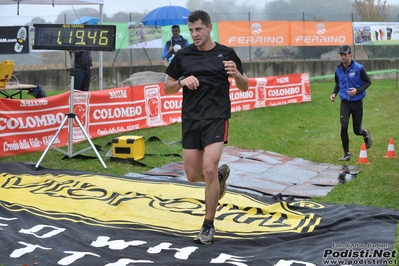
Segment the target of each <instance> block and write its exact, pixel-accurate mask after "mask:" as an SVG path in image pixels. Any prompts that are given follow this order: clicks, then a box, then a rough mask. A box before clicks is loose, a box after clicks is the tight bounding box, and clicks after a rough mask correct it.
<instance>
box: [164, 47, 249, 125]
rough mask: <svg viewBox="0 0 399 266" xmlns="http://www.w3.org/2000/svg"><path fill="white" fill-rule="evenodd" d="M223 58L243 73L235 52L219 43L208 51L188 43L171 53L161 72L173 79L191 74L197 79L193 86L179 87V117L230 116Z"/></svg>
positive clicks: (189, 118) (226, 76)
mask: <svg viewBox="0 0 399 266" xmlns="http://www.w3.org/2000/svg"><path fill="white" fill-rule="evenodd" d="M224 60H233V61H234V62H235V63H236V66H237V70H238V71H240V72H241V74H243V69H242V64H241V60H240V59H239V58H238V56H237V54H236V52H235V51H234V50H233V49H232V48H230V47H227V46H224V45H221V44H219V43H216V46H215V47H214V48H213V49H212V50H209V51H199V50H198V49H197V47H196V46H195V45H194V44H190V45H189V46H187V47H185V48H183V49H180V50H179V51H178V53H177V54H176V55H175V57H174V58H173V60H172V61H171V63H170V64H169V66H168V68H167V69H166V72H165V73H166V74H167V75H168V76H170V77H172V78H174V79H176V80H177V79H179V77H188V76H191V75H193V76H194V77H196V78H197V79H198V81H199V87H198V88H197V89H196V90H189V89H187V88H186V87H184V88H183V103H182V121H188V120H190V121H198V120H204V119H228V118H230V116H231V107H230V97H229V90H230V83H229V80H228V78H229V76H228V74H227V73H226V70H225V69H224V64H223V61H224Z"/></svg>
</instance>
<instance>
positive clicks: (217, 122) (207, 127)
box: [164, 10, 248, 244]
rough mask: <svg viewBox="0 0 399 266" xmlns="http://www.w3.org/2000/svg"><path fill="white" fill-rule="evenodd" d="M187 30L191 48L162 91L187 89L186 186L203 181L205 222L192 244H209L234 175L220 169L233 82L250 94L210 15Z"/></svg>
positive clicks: (191, 21) (197, 17)
mask: <svg viewBox="0 0 399 266" xmlns="http://www.w3.org/2000/svg"><path fill="white" fill-rule="evenodd" d="M188 28H189V30H190V35H191V37H192V40H193V43H192V44H191V45H189V46H187V47H185V48H183V49H180V50H179V51H178V52H177V54H176V55H175V57H174V58H173V60H172V61H171V64H170V65H169V66H168V68H167V69H166V74H167V75H168V77H167V79H166V81H165V84H164V91H165V93H166V94H172V93H176V92H178V91H179V90H180V88H183V104H182V146H183V160H184V170H185V173H186V176H187V179H188V181H190V182H204V181H205V205H206V206H205V208H206V210H205V220H204V222H203V225H202V228H201V231H200V232H199V234H198V235H197V237H196V238H195V239H194V240H195V241H196V242H198V243H202V244H211V243H212V241H213V238H214V234H215V227H214V225H213V220H214V218H215V214H216V208H217V205H218V201H219V199H221V198H222V197H223V195H224V193H225V192H226V180H227V178H228V176H229V173H230V169H229V167H228V166H227V165H225V164H223V165H222V166H220V167H219V168H218V165H219V161H220V157H221V155H222V150H223V145H224V144H225V143H227V135H228V126H229V124H228V119H229V118H230V117H231V106H230V97H229V89H230V82H229V77H232V78H233V79H234V80H235V83H236V86H237V88H238V89H240V90H241V91H244V92H245V91H247V90H248V78H247V76H246V75H245V74H244V72H243V69H242V64H241V60H240V59H239V58H238V56H237V54H236V53H235V51H234V50H233V49H232V48H230V47H227V46H224V45H221V44H219V43H216V42H214V41H213V40H212V38H211V31H212V23H211V19H210V17H209V15H208V13H206V12H205V11H202V10H197V11H194V12H192V13H191V14H190V15H189V17H188Z"/></svg>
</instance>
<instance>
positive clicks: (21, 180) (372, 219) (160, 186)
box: [0, 162, 399, 266]
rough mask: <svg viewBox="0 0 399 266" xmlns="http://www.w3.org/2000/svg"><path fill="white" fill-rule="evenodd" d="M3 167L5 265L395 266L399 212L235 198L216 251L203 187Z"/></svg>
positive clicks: (223, 210) (224, 213)
mask: <svg viewBox="0 0 399 266" xmlns="http://www.w3.org/2000/svg"><path fill="white" fill-rule="evenodd" d="M33 168H34V167H33V164H25V163H20V162H15V163H0V265H1V264H2V263H3V264H4V265H5V266H13V265H45V266H51V265H71V266H74V265H78V266H82V265H90V266H92V265H93V266H100V265H106V266H127V265H147V264H150V265H151V264H152V265H190V266H192V265H213V264H219V265H237V266H244V265H262V266H265V265H266V266H268V265H270V266H289V265H292V266H293V265H295V266H298V265H306V266H309V265H316V266H320V265H396V263H397V253H396V250H394V249H393V243H394V239H395V231H396V224H397V221H398V220H399V212H398V211H392V210H388V209H381V208H373V207H366V206H358V205H335V204H320V203H314V202H310V201H307V200H302V201H296V200H292V201H288V200H282V199H279V198H278V197H270V196H267V197H261V196H255V195H252V194H247V193H244V192H240V191H237V190H236V191H232V190H228V192H227V193H226V195H225V197H224V198H223V199H222V200H221V201H220V202H219V207H218V210H217V213H216V219H215V226H216V237H215V241H214V243H213V244H212V245H200V244H197V243H195V242H194V241H193V238H194V236H195V235H196V234H197V233H198V231H199V229H200V227H201V224H202V221H203V217H204V211H205V209H204V187H203V186H195V185H191V184H189V183H186V182H172V181H165V180H161V181H156V179H154V178H152V179H151V180H139V179H133V178H128V177H121V176H109V175H102V174H97V173H88V172H81V171H64V170H53V169H45V168H40V169H38V170H36V171H35V170H33Z"/></svg>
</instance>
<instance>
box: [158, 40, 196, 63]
mask: <svg viewBox="0 0 399 266" xmlns="http://www.w3.org/2000/svg"><path fill="white" fill-rule="evenodd" d="M170 42H172V43H170ZM175 44H178V45H180V46H181V48H184V47H186V46H189V45H190V42H189V41H188V40H186V39H184V38H183V36H181V35H180V36H179V39H178V40H177V41H175V40H174V39H173V37H172V38H171V39H170V40H169V41H167V42H166V44H165V46H164V48H163V53H162V59H169V57H171V56H172V55H174V54H176V53H175V51H174V50H172V53H169V47H170V45H172V46H175Z"/></svg>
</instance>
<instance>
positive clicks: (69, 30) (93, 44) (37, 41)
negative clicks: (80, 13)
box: [32, 24, 116, 51]
mask: <svg viewBox="0 0 399 266" xmlns="http://www.w3.org/2000/svg"><path fill="white" fill-rule="evenodd" d="M33 27H34V28H35V37H34V45H33V46H32V48H33V49H42V50H44V49H46V50H96V51H115V32H116V26H115V25H84V24H34V25H33Z"/></svg>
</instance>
